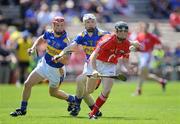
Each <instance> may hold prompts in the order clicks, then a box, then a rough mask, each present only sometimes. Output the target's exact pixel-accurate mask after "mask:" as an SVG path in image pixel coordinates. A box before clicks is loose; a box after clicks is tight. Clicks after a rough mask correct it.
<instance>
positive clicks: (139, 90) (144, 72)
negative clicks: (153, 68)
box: [134, 67, 148, 95]
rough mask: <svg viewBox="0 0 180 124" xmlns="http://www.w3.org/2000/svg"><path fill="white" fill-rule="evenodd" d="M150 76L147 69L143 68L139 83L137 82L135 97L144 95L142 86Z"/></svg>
mask: <svg viewBox="0 0 180 124" xmlns="http://www.w3.org/2000/svg"><path fill="white" fill-rule="evenodd" d="M147 75H148V69H147V68H146V67H142V68H140V70H139V81H138V82H137V88H136V91H135V93H134V95H141V93H142V86H143V83H144V81H145V80H146V78H147Z"/></svg>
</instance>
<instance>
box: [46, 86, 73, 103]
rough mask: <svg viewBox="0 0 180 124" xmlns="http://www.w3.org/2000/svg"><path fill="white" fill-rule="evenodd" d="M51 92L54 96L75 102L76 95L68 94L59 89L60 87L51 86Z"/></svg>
mask: <svg viewBox="0 0 180 124" xmlns="http://www.w3.org/2000/svg"><path fill="white" fill-rule="evenodd" d="M49 94H50V95H51V96H52V97H55V98H58V99H62V100H65V101H67V102H74V96H72V95H69V94H67V93H66V92H64V91H62V90H59V87H51V86H50V87H49Z"/></svg>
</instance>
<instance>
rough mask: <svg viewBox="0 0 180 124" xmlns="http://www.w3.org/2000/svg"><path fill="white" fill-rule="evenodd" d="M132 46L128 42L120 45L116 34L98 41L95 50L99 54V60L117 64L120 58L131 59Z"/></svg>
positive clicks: (125, 41)
mask: <svg viewBox="0 0 180 124" xmlns="http://www.w3.org/2000/svg"><path fill="white" fill-rule="evenodd" d="M130 45H131V44H130V42H129V41H128V40H124V41H123V42H121V43H118V39H117V36H116V35H115V34H106V35H104V36H103V37H102V38H101V39H100V40H99V41H98V44H97V46H96V48H95V51H96V52H97V53H98V56H97V59H98V60H101V61H103V62H109V63H114V64H117V62H118V59H119V58H129V53H130V50H129V47H130Z"/></svg>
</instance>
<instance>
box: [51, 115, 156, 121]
mask: <svg viewBox="0 0 180 124" xmlns="http://www.w3.org/2000/svg"><path fill="white" fill-rule="evenodd" d="M48 118H77V119H88V116H77V117H72V116H64V115H62V116H51V117H48ZM99 119H104V120H106V119H107V120H110V119H112V120H158V119H157V118H145V117H144V118H143V117H141V118H139V117H117V116H116V117H107V116H105V117H100V118H99Z"/></svg>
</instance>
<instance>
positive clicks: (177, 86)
mask: <svg viewBox="0 0 180 124" xmlns="http://www.w3.org/2000/svg"><path fill="white" fill-rule="evenodd" d="M61 89H62V90H64V91H67V92H69V93H74V92H75V84H72V83H69V84H68V83H64V84H63V85H61ZM134 89H135V83H129V84H126V83H116V84H115V85H114V87H113V89H112V92H111V94H110V97H109V98H108V101H107V102H106V103H105V104H104V106H103V107H102V108H101V111H102V112H103V117H102V118H100V119H98V120H95V121H94V120H89V119H88V116H87V113H88V112H89V109H88V107H87V106H86V104H85V103H84V102H83V103H82V110H81V112H80V114H79V116H78V117H77V118H75V117H71V116H69V113H68V112H67V111H66V109H67V103H66V102H65V101H62V100H58V99H55V98H52V97H50V96H49V94H48V86H47V85H38V86H35V87H34V88H33V90H32V95H31V98H30V100H29V105H28V113H27V115H26V116H22V117H17V118H12V117H10V116H9V113H10V112H11V111H14V110H15V108H17V107H19V105H20V101H21V92H22V88H16V87H15V86H13V85H0V124H89V123H94V124H180V83H178V82H173V83H171V82H170V83H169V84H168V87H167V91H166V92H165V93H163V92H162V91H161V88H160V86H159V85H158V84H156V83H151V82H149V83H146V84H144V87H143V95H142V96H136V97H133V96H131V94H132V93H133V91H134ZM100 90H101V87H100V88H99V89H98V90H97V91H95V93H94V94H93V95H94V97H95V98H97V96H98V94H99V93H100Z"/></svg>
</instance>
